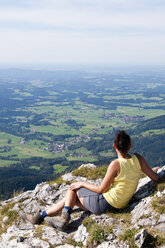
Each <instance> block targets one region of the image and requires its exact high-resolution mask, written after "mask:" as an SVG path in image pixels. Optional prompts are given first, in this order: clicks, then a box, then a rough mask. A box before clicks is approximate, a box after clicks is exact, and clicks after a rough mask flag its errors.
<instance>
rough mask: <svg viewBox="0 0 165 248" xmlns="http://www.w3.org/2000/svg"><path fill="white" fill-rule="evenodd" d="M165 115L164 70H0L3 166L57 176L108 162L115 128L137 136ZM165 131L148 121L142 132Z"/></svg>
mask: <svg viewBox="0 0 165 248" xmlns="http://www.w3.org/2000/svg"><path fill="white" fill-rule="evenodd" d="M164 113H165V73H164V70H154V71H153V70H150V71H138V70H134V71H126V72H120V71H119V72H116V71H115V72H113V71H111V70H110V71H95V72H93V71H34V70H31V71H28V70H18V69H15V70H14V69H11V70H0V168H4V167H6V168H27V169H32V170H34V171H36V172H39V171H41V170H43V168H44V169H45V170H46V171H48V172H49V173H51V174H52V173H53V174H58V173H61V172H63V171H65V170H66V169H69V170H70V169H71V168H73V167H76V166H78V164H82V163H87V162H92V163H96V164H98V165H99V163H108V161H110V160H111V159H113V158H114V157H115V153H114V151H113V149H112V142H113V136H114V132H115V131H116V130H119V129H125V130H128V132H130V133H131V130H132V129H134V130H136V128H135V127H136V126H137V125H140V124H141V123H143V122H145V121H147V120H149V119H152V118H159V116H163V115H164ZM142 125H143V124H142ZM129 130H130V131H129ZM164 134H165V127H164V126H162V127H161V128H160V127H159V125H158V126H157V127H156V128H154V129H153V128H152V126H151V127H150V126H149V125H148V126H147V128H146V130H143V132H142V133H141V134H140V135H141V136H142V137H153V136H154V137H156V136H157V135H164ZM141 136H139V137H141ZM132 137H133V139H135V140H136V137H137V136H136V133H133V136H132ZM108 138H109V140H108ZM135 143H136V142H135ZM147 152H148V151H144V154H148V153H147ZM147 156H148V155H147ZM147 159H148V158H147ZM101 161H102V162H101ZM152 163H153V164H155V163H157V164H159V163H160V161H159V162H158V161H157V160H156V158H155V160H154V161H153V160H152V161H151V165H153V164H152ZM48 165H49V166H48ZM49 173H48V174H49Z"/></svg>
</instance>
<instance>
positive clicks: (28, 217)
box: [18, 211, 44, 225]
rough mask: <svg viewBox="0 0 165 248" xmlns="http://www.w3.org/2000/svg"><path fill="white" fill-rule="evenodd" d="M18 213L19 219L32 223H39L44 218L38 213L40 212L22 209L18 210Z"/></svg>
mask: <svg viewBox="0 0 165 248" xmlns="http://www.w3.org/2000/svg"><path fill="white" fill-rule="evenodd" d="M18 214H19V217H20V218H21V219H23V220H24V221H28V222H30V223H32V224H33V225H35V224H40V223H41V222H43V220H44V218H43V217H42V216H41V215H40V212H38V213H35V214H28V213H25V212H23V211H20V212H19V213H18Z"/></svg>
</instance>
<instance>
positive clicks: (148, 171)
mask: <svg viewBox="0 0 165 248" xmlns="http://www.w3.org/2000/svg"><path fill="white" fill-rule="evenodd" d="M135 155H136V156H137V158H138V160H139V163H140V165H141V168H142V171H143V172H144V173H145V174H146V175H147V176H148V177H149V178H151V179H152V180H154V181H158V180H159V176H158V174H157V173H156V172H155V171H156V168H155V170H152V169H151V167H150V166H149V164H148V163H147V161H146V160H145V159H144V158H143V157H142V156H141V155H140V154H138V153H135Z"/></svg>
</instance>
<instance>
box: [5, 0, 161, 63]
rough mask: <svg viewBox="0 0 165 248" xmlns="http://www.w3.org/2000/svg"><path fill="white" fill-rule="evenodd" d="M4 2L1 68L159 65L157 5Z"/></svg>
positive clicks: (120, 0)
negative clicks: (30, 64)
mask: <svg viewBox="0 0 165 248" xmlns="http://www.w3.org/2000/svg"><path fill="white" fill-rule="evenodd" d="M7 2H8V5H6V6H5V5H4V6H3V8H2V7H1V8H0V35H1V39H0V51H1V56H0V62H1V63H3V62H6V63H7V62H12V63H14V62H19V63H21V62H45V63H50V62H56V63H62V62H68V63H69V62H70V63H71V62H73V63H76V62H80V63H81V62H83V63H84V62H91V63H92V62H101V63H144V64H147V63H157V64H165V60H164V58H165V48H164V42H165V15H164V7H165V4H164V5H163V1H161V0H157V5H155V1H153V0H150V1H149V0H144V1H142V0H111V1H109V0H83V1H81V0H70V1H68V0H60V1H57V0H48V1H46V0H40V1H38V0H36V1H32V0H28V1H27V0H26V1H23V0H22V1H18V0H17V1H16V5H14V4H13V2H15V1H13V2H10V1H7ZM4 3H5V1H4ZM20 3H21V4H20ZM23 3H24V4H23ZM149 3H150V4H149ZM24 5H25V6H24ZM147 6H149V8H146V7H147ZM155 6H156V7H155Z"/></svg>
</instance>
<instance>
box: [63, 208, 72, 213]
mask: <svg viewBox="0 0 165 248" xmlns="http://www.w3.org/2000/svg"><path fill="white" fill-rule="evenodd" d="M64 211H66V212H67V213H68V214H71V212H72V208H70V207H68V206H65V207H64Z"/></svg>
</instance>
